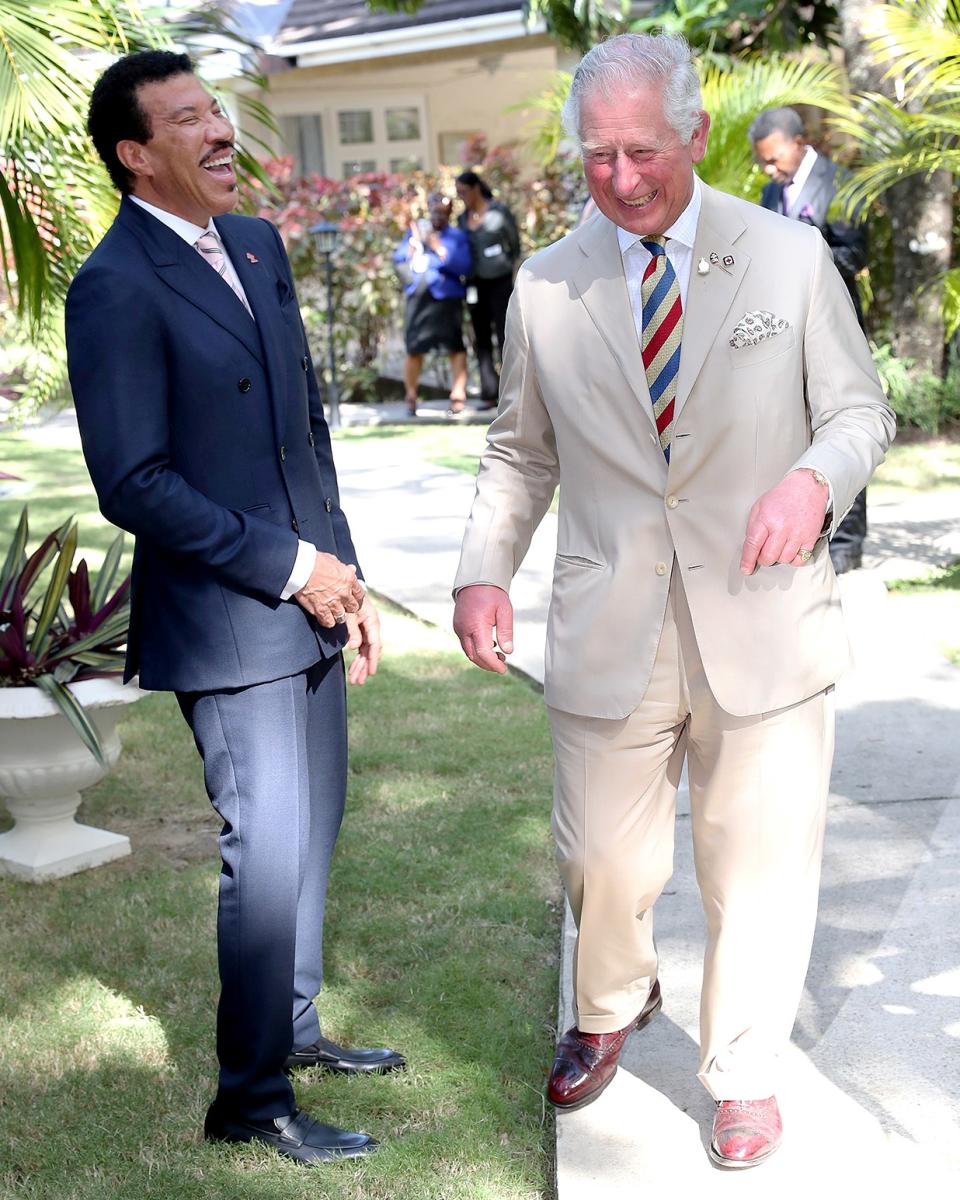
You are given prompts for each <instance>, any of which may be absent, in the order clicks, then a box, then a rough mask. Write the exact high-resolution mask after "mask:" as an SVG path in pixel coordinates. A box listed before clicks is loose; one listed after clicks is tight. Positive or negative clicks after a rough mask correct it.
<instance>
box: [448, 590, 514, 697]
mask: <svg viewBox="0 0 960 1200" xmlns="http://www.w3.org/2000/svg"><path fill="white" fill-rule="evenodd" d="M494 629H496V631H497V634H496V640H494V633H493V631H494ZM453 631H454V633H455V634H456V635H457V637H458V638H459V639H460V645H461V646H462V647H463V652H464V654H465V655H466V656H467V658H469V659H470V661H471V662H472V663H474V664H475V665H476V666H478V667H482V668H483V670H484V671H495V672H496V673H497V674H498V675H503V674H505V673H506V670H507V659H506V656H507V655H508V654H512V653H513V605H512V604H511V603H510V597H509V596H508V595H507V593H506V592H505V591H504V590H503V588H498V587H494V586H493V585H492V584H489V583H474V584H471V585H470V586H469V587H465V588H461V590H460V591H459V592H458V593H457V604H456V608H455V609H454V612H453ZM498 642H499V649H498V647H497V643H498Z"/></svg>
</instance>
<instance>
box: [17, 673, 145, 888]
mask: <svg viewBox="0 0 960 1200" xmlns="http://www.w3.org/2000/svg"><path fill="white" fill-rule="evenodd" d="M69 686H70V691H71V692H73V694H74V696H76V698H77V700H79V701H80V703H81V704H82V705H83V707H84V709H85V710H86V711H87V715H88V716H89V717H90V719H91V721H92V722H93V724H94V725H95V726H96V729H97V732H98V734H99V736H100V742H101V745H102V746H103V756H104V758H105V759H106V760H107V762H108V763H109V765H110V767H113V766H114V765H115V764H116V761H117V759H118V758H119V757H120V738H119V735H118V733H117V722H118V720H119V719H120V717H121V716H122V714H123V711H124V709H125V708H126V706H127V705H128V704H131V703H133V701H135V700H139V699H140V698H141V697H142V696H145V695H146V693H145V692H142V691H140V689H139V688H138V687H136V686H135V685H134V684H132V683H130V684H126V685H124V684H122V683H121V682H120V680H119V677H117V678H115V679H114V678H105V679H85V680H82V681H81V682H80V683H72V684H70V685H69ZM106 773H107V772H106V771H105V770H104V769H103V767H101V766H100V764H99V763H98V762H97V760H96V759H95V758H94V757H93V755H92V754H91V753H90V751H89V750H88V749H87V747H86V746H85V745H84V744H83V742H82V741H81V740H80V738H79V736H78V735H77V732H76V730H75V729H74V728H73V726H72V725H70V723H69V722H68V721H67V719H66V717H64V716H63V714H62V713H61V712H60V710H59V709H58V708H57V706H56V705H55V704H54V703H53V701H52V700H51V699H50V698H49V697H48V696H47V695H46V694H45V693H44V692H42V691H41V690H40V689H39V688H36V687H15V688H0V799H2V800H3V803H4V804H5V805H6V807H7V808H8V810H9V812H10V815H11V816H12V817H13V819H14V822H15V824H14V827H13V829H11V830H10V831H9V832H8V833H2V834H0V872H3V873H7V874H11V875H17V876H19V877H20V878H21V879H29V880H33V881H35V882H41V881H43V880H45V879H59V878H61V877H62V876H64V875H73V874H75V873H76V872H77V871H85V870H86V869H87V868H88V867H97V866H100V865H101V864H102V863H106V862H110V861H112V860H113V859H115V858H122V857H123V856H124V855H125V854H129V853H130V839H129V838H128V837H125V836H124V835H123V834H119V833H109V832H108V831H107V830H106V829H94V828H92V827H91V826H89V825H81V824H79V823H78V822H77V820H76V812H77V808H78V807H79V805H80V793H81V792H82V791H83V790H84V788H88V787H90V786H92V785H93V784H95V783H98V782H99V781H100V780H101V779H103V777H104V776H105V775H106Z"/></svg>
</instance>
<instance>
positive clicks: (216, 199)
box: [117, 73, 239, 225]
mask: <svg viewBox="0 0 960 1200" xmlns="http://www.w3.org/2000/svg"><path fill="white" fill-rule="evenodd" d="M137 99H138V100H139V102H140V105H141V107H142V108H143V110H144V112H145V113H146V114H147V117H148V119H149V123H150V130H151V136H150V138H149V140H148V141H147V142H144V143H143V144H142V145H141V143H139V142H133V141H123V142H118V143H117V156H118V158H119V159H120V161H121V162H122V163H123V165H124V166H125V167H126V168H127V170H128V171H130V172H132V174H133V175H134V181H133V184H132V188H131V190H132V192H133V194H134V195H135V196H138V197H139V198H140V199H141V200H146V201H147V203H148V204H155V205H156V206H157V207H158V208H162V209H163V210H164V211H165V212H170V213H175V214H176V215H177V216H178V217H183V218H184V219H185V220H187V221H192V222H193V223H194V224H195V225H206V224H207V223H208V221H209V220H210V218H211V217H217V216H220V215H222V214H223V213H228V212H230V211H231V210H232V209H233V208H235V207H236V204H237V200H238V199H239V196H238V193H237V179H236V175H235V174H234V170H233V156H234V148H233V141H234V136H235V133H234V128H233V126H232V125H231V123H230V121H229V120H228V118H227V116H226V114H225V113H224V111H223V109H222V108H221V107H220V103H219V101H217V100H215V99H214V97H213V96H211V95H210V93H209V92H208V91H207V90H206V89H205V88H204V87H203V85H202V84H201V83H200V81H199V79H197V77H196V76H195V75H190V74H186V73H185V74H182V75H172V76H170V77H169V78H168V79H164V80H162V81H160V82H158V83H145V84H143V85H142V86H141V87H140V88H138V89H137Z"/></svg>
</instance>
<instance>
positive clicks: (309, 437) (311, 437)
mask: <svg viewBox="0 0 960 1200" xmlns="http://www.w3.org/2000/svg"><path fill="white" fill-rule="evenodd" d="M307 445H308V446H312V445H313V430H311V431H310V432H309V433H308V434H307Z"/></svg>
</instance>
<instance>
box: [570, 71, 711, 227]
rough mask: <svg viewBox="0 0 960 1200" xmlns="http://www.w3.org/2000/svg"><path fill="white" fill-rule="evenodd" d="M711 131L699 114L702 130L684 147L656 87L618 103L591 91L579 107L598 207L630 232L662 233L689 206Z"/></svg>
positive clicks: (585, 163) (587, 168) (587, 169)
mask: <svg viewBox="0 0 960 1200" xmlns="http://www.w3.org/2000/svg"><path fill="white" fill-rule="evenodd" d="M709 128H710V118H709V117H708V116H707V114H706V113H701V114H700V125H699V128H698V129H697V131H696V132H695V133H694V135H693V137H692V139H691V140H690V141H689V142H687V144H686V145H682V144H681V142H680V138H679V136H678V134H677V131H676V130H675V129H674V128H673V126H672V125H671V124H670V123H669V122H668V121H667V119H666V117H665V116H664V115H663V92H662V89H661V88H659V87H657V86H654V85H647V86H641V87H638V88H636V89H635V90H634V91H632V92H631V93H630V94H629V95H627V96H625V97H623V98H620V99H617V100H609V99H607V98H606V97H605V96H604V95H603V93H602V92H600V91H596V92H593V93H588V94H587V95H586V96H584V97H583V99H582V100H581V103H580V141H581V144H582V147H583V170H584V174H585V175H586V177H587V185H588V187H589V188H590V195H591V196H592V197H593V199H594V202H595V203H596V205H597V208H599V209H600V211H601V212H602V213H603V215H604V216H605V217H609V219H610V220H611V221H613V222H614V224H616V225H619V226H620V228H621V229H626V230H627V231H628V232H630V233H638V234H643V235H656V234H661V233H664V232H665V231H666V230H667V229H669V228H670V226H671V225H672V224H673V223H674V222H675V221H676V220H677V218H678V217H679V216H680V214H681V213H682V212H683V210H684V209H685V208H686V207H687V205H688V204H689V203H690V198H691V196H692V195H693V167H694V163H698V162H700V160H701V159H702V158H703V156H704V153H705V152H706V149H707V131H708V130H709Z"/></svg>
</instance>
